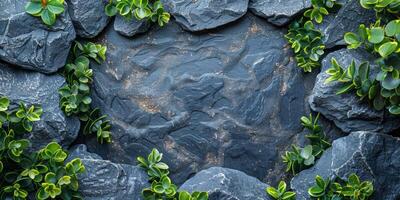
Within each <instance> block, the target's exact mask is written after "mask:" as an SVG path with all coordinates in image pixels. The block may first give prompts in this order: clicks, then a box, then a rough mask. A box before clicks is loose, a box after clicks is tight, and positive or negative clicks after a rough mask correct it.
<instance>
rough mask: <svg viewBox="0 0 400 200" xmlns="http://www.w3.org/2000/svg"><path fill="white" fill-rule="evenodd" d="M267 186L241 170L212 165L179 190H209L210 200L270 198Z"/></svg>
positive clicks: (260, 199) (265, 199) (259, 199)
mask: <svg viewBox="0 0 400 200" xmlns="http://www.w3.org/2000/svg"><path fill="white" fill-rule="evenodd" d="M267 187H268V185H267V184H265V183H263V182H261V181H259V180H258V179H256V178H254V177H251V176H248V175H247V174H245V173H243V172H241V171H237V170H233V169H228V168H221V167H212V168H209V169H206V170H203V171H201V172H199V173H197V174H196V175H195V176H194V177H193V178H191V179H189V180H188V181H186V182H185V183H184V184H183V185H182V186H181V187H180V188H179V190H185V191H189V192H195V191H201V192H208V195H209V200H270V198H269V197H268V196H267V194H266V192H265V189H266V188H267Z"/></svg>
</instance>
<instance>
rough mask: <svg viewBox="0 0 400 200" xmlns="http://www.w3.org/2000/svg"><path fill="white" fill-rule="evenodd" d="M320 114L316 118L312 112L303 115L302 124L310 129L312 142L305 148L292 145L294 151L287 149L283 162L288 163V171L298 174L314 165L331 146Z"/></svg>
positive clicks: (308, 136) (309, 135)
mask: <svg viewBox="0 0 400 200" xmlns="http://www.w3.org/2000/svg"><path fill="white" fill-rule="evenodd" d="M318 119H319V114H318V115H317V117H315V119H313V116H312V115H311V114H310V116H309V117H305V116H303V117H301V123H302V125H303V126H304V127H305V128H306V129H308V130H309V131H310V134H308V135H306V137H307V138H308V139H309V140H310V144H309V145H306V146H305V147H304V148H300V147H298V146H296V145H292V151H286V152H285V155H283V156H282V159H283V162H284V163H286V165H287V167H286V171H287V172H289V171H291V172H292V173H293V174H296V173H298V172H300V171H302V170H303V169H306V168H309V167H311V166H312V165H314V163H315V160H316V159H318V158H320V157H321V156H322V154H323V152H324V151H325V150H326V149H327V148H329V147H330V146H331V144H330V143H329V142H328V141H327V139H326V137H325V134H324V132H323V130H322V128H321V126H320V125H319V124H318Z"/></svg>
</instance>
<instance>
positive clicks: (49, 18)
mask: <svg viewBox="0 0 400 200" xmlns="http://www.w3.org/2000/svg"><path fill="white" fill-rule="evenodd" d="M40 17H41V18H42V21H43V22H44V23H45V24H47V25H49V26H51V25H53V24H54V23H55V22H56V15H55V14H54V13H52V12H50V11H49V10H47V9H44V10H43V12H42V13H41V14H40Z"/></svg>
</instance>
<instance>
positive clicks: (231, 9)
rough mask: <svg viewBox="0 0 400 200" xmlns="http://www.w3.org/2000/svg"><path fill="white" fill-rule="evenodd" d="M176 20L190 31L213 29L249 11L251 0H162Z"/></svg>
mask: <svg viewBox="0 0 400 200" xmlns="http://www.w3.org/2000/svg"><path fill="white" fill-rule="evenodd" d="M162 2H164V5H165V7H166V9H167V10H168V11H169V12H170V13H171V14H172V15H173V16H174V17H175V19H176V21H177V22H178V23H179V24H180V25H181V26H182V27H183V28H184V29H187V30H190V31H202V30H207V29H213V28H216V27H219V26H222V25H224V24H227V23H229V22H232V21H235V20H237V19H239V18H240V17H242V16H243V15H244V14H246V12H247V7H248V3H249V0H201V1H192V0H162Z"/></svg>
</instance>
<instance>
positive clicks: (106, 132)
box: [59, 42, 111, 143]
mask: <svg viewBox="0 0 400 200" xmlns="http://www.w3.org/2000/svg"><path fill="white" fill-rule="evenodd" d="M106 51H107V48H106V47H105V46H102V45H100V44H94V43H91V42H88V43H85V44H81V43H79V42H76V43H75V46H74V47H73V49H72V52H71V55H70V57H69V59H68V60H69V61H68V64H67V65H66V66H65V67H64V68H63V70H62V72H61V73H62V74H63V75H64V77H65V80H66V82H67V84H66V85H64V86H63V87H61V88H60V89H59V94H60V97H61V99H60V107H61V109H62V110H63V111H64V113H65V114H66V115H67V116H72V115H74V116H78V117H79V118H80V119H81V121H82V122H84V123H85V125H84V134H86V135H87V134H92V133H94V134H96V136H97V140H98V141H99V142H100V143H103V142H107V143H109V142H111V132H110V129H111V126H110V123H109V121H108V120H106V118H107V117H106V116H104V115H101V114H100V112H99V109H97V108H95V109H92V108H91V103H92V98H91V97H90V86H91V84H92V81H93V71H92V69H90V62H91V60H94V61H95V62H97V63H101V61H104V60H105V59H106V57H105V53H106Z"/></svg>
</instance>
